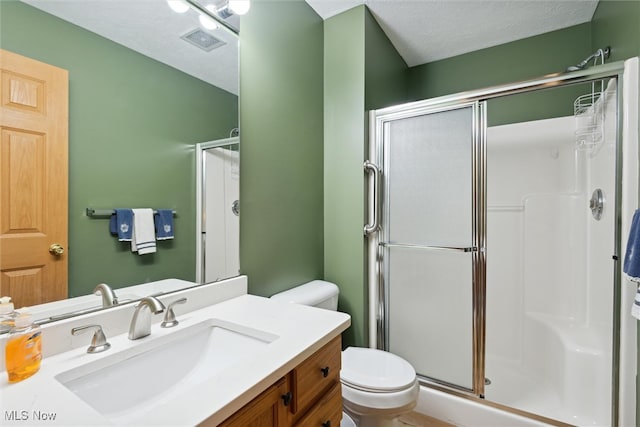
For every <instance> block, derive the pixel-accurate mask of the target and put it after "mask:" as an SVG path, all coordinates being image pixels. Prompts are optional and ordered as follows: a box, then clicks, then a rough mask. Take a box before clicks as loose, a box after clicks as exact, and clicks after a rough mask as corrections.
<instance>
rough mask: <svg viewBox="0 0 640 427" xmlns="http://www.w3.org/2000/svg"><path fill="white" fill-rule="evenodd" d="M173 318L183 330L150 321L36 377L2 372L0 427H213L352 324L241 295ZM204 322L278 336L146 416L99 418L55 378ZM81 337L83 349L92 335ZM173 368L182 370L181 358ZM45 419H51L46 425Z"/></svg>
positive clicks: (49, 364)
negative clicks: (13, 379)
mask: <svg viewBox="0 0 640 427" xmlns="http://www.w3.org/2000/svg"><path fill="white" fill-rule="evenodd" d="M176 313H177V317H178V320H179V321H180V324H179V325H178V326H176V327H175V328H169V329H162V328H160V326H159V324H158V323H157V321H158V320H157V319H154V321H156V323H154V324H153V325H152V329H151V335H150V336H149V337H146V338H143V339H140V340H135V341H131V340H129V339H128V338H127V334H126V333H124V334H120V335H117V336H111V337H110V336H108V337H107V338H108V341H109V342H110V343H111V346H112V347H111V349H110V350H108V351H106V352H103V353H99V354H87V353H86V352H85V350H86V346H83V347H81V348H75V349H72V350H70V351H66V352H63V353H59V354H56V355H53V356H50V357H47V358H45V359H44V360H43V361H42V366H41V368H40V371H39V372H38V373H36V374H35V375H34V376H32V377H30V378H28V379H26V380H24V381H21V382H19V383H15V384H9V383H8V381H7V376H6V372H2V373H1V375H2V378H1V379H0V408H1V409H2V413H0V425H22V426H25V425H83V426H89V425H115V424H118V425H120V424H127V425H154V426H161V425H171V426H177V425H195V424H198V423H200V422H202V421H204V420H206V419H207V418H210V421H211V422H214V423H217V422H221V421H223V420H224V419H226V418H227V417H228V416H229V415H231V414H233V413H234V412H235V411H236V410H237V409H239V408H241V407H242V406H244V405H245V404H246V403H247V402H249V401H250V400H252V399H253V398H254V397H256V396H257V395H258V394H259V393H260V392H261V391H262V390H264V389H266V388H267V387H268V386H270V385H271V384H273V383H274V382H275V381H276V380H277V379H279V378H281V377H282V376H284V375H285V374H286V373H287V372H289V371H290V370H291V369H292V368H294V367H295V366H296V365H298V364H299V363H300V362H302V361H303V360H304V359H306V358H307V357H308V356H310V355H311V354H312V353H314V352H315V351H316V350H318V349H320V348H321V347H322V346H323V345H324V344H326V343H328V342H329V341H330V340H331V339H332V338H334V337H336V336H337V335H339V334H340V333H341V332H342V331H344V330H345V329H346V328H347V327H348V326H349V325H350V317H349V315H347V314H345V313H340V312H335V311H329V310H322V309H316V308H312V307H306V306H300V305H295V304H288V303H282V302H278V301H273V300H270V299H268V298H262V297H257V296H253V295H242V296H238V297H235V298H232V299H229V300H226V301H223V302H220V303H217V304H214V305H211V306H209V307H205V308H202V309H199V310H195V311H191V312H188V313H183V314H180V313H179V312H178V311H176ZM155 317H156V318H161V317H162V316H155ZM205 319H218V320H222V321H227V322H232V323H235V324H238V325H242V326H245V327H248V328H253V329H257V330H260V331H264V332H267V333H269V334H273V335H275V336H277V337H278V338H277V339H275V340H274V341H273V342H271V343H269V344H268V345H267V346H266V347H265V348H264V350H261V351H260V352H258V353H256V354H255V355H249V356H248V357H247V359H246V360H245V361H243V362H242V363H237V364H236V365H233V366H230V367H229V368H227V369H225V370H223V371H222V372H220V373H219V374H216V375H215V376H213V377H210V378H208V379H206V380H204V381H203V382H201V383H200V384H196V385H194V386H193V387H191V388H190V389H189V390H187V391H185V392H183V393H182V394H179V395H176V396H170V397H169V398H164V400H162V399H163V398H160V403H161V404H154V406H153V408H151V409H150V410H147V411H146V412H145V411H138V412H136V413H134V414H132V415H131V416H130V417H125V418H118V419H117V421H114V419H113V418H111V419H109V418H105V417H103V416H102V415H101V414H99V413H98V412H97V411H96V410H94V409H93V408H92V407H91V406H89V405H88V404H87V403H85V402H84V401H82V400H81V399H80V398H79V397H77V396H76V395H75V394H74V393H73V392H71V391H70V390H68V389H67V388H66V387H65V386H63V385H62V384H61V383H59V382H58V381H57V380H56V379H55V376H56V375H58V374H60V373H62V372H66V371H69V370H70V369H73V368H75V367H77V366H81V365H83V364H85V363H89V362H93V361H96V360H98V359H99V358H103V357H109V355H110V354H113V353H114V352H118V351H121V350H125V349H127V348H132V347H134V346H136V345H140V344H141V343H143V342H145V341H147V340H153V339H154V338H159V337H162V336H166V335H167V334H171V333H175V332H178V331H180V329H182V328H188V327H189V326H193V325H194V324H197V323H200V322H202V321H203V320H205ZM45 333H46V332H45ZM84 338H85V339H86V343H87V345H88V344H89V341H90V334H88V335H84ZM175 363H178V364H179V363H180V360H176V361H175ZM158 375H162V372H158ZM105 398H106V399H108V396H105ZM154 401H155V399H154ZM43 414H44V415H48V416H47V417H46V418H47V419H46V420H45V419H43V418H45V417H43ZM39 416H40V417H41V419H40V420H39V419H38V417H39Z"/></svg>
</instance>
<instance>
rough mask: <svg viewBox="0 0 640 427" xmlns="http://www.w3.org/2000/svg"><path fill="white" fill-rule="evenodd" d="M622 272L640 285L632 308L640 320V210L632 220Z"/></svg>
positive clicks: (634, 315) (632, 312)
mask: <svg viewBox="0 0 640 427" xmlns="http://www.w3.org/2000/svg"><path fill="white" fill-rule="evenodd" d="M622 271H623V272H624V273H625V274H626V275H627V276H628V278H629V280H631V281H632V282H635V283H636V284H637V285H638V289H637V290H636V297H635V299H634V301H633V306H632V307H631V315H632V316H633V317H635V318H636V319H640V209H637V210H636V211H635V213H634V214H633V219H632V220H631V229H630V230H629V240H627V250H626V252H625V254H624V264H623V265H622Z"/></svg>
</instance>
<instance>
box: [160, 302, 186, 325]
mask: <svg viewBox="0 0 640 427" xmlns="http://www.w3.org/2000/svg"><path fill="white" fill-rule="evenodd" d="M185 302H187V299H186V298H180V299H177V300H175V301H173V302H172V303H171V304H169V305H168V306H167V311H166V312H165V313H164V320H163V321H162V323H161V324H160V327H162V328H172V327H174V326H176V325H177V324H178V323H179V322H178V321H177V320H176V315H175V313H174V312H173V306H174V305H176V304H184V303H185Z"/></svg>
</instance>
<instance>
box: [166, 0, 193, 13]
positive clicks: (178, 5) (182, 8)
mask: <svg viewBox="0 0 640 427" xmlns="http://www.w3.org/2000/svg"><path fill="white" fill-rule="evenodd" d="M167 3H168V4H169V7H170V8H171V10H173V11H174V12H176V13H185V12H186V11H187V10H189V5H188V4H186V3H185V2H184V1H182V0H167Z"/></svg>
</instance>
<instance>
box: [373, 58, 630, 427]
mask: <svg viewBox="0 0 640 427" xmlns="http://www.w3.org/2000/svg"><path fill="white" fill-rule="evenodd" d="M623 72H624V62H622V61H619V62H612V63H609V64H604V65H600V66H595V67H592V68H589V69H587V70H580V71H575V72H567V73H555V74H550V75H547V76H544V77H542V78H538V79H532V80H526V81H522V82H516V83H510V84H506V85H500V86H495V87H490V88H485V89H479V90H473V91H468V92H462V93H458V94H453V95H447V96H442V97H438V98H433V99H429V100H424V101H417V102H412V103H407V104H403V105H398V106H393V107H388V108H383V109H379V110H373V111H370V112H369V159H371V161H372V162H373V163H375V164H377V165H378V167H380V165H381V164H382V163H383V159H384V155H385V153H384V152H383V145H384V144H383V138H384V130H385V128H384V123H386V122H388V121H390V120H397V119H399V118H404V117H412V116H414V115H415V114H416V112H418V111H419V112H423V113H429V112H437V111H445V110H448V109H452V108H456V107H460V106H462V105H471V104H475V105H477V106H478V108H477V110H476V114H475V115H474V120H475V123H474V125H473V128H474V148H473V153H474V154H473V156H474V160H473V165H474V166H473V168H474V170H473V171H472V173H473V177H474V178H473V181H474V182H473V189H474V195H473V200H474V201H473V203H474V212H473V234H474V243H473V246H474V247H475V248H476V249H477V250H475V251H473V254H474V260H473V264H474V267H473V271H474V272H473V293H474V295H473V315H472V316H473V351H474V354H473V389H472V390H468V389H466V388H464V387H458V386H456V385H452V384H448V383H443V382H440V381H438V380H434V379H427V378H421V383H422V384H423V385H428V386H435V387H436V388H439V389H441V390H445V391H450V392H451V393H454V394H456V395H458V396H462V397H467V398H471V399H475V400H477V401H479V402H482V403H486V404H488V405H490V406H494V407H498V408H500V409H502V410H506V411H509V412H513V413H518V414H521V415H524V416H529V417H531V418H535V419H541V420H544V421H552V420H549V419H546V418H545V417H542V416H536V415H534V414H529V413H524V412H523V411H520V410H518V409H515V408H509V407H505V406H503V405H499V404H495V403H492V402H485V401H484V399H483V397H484V396H483V395H484V357H485V354H484V353H485V314H486V313H485V305H486V302H485V292H486V252H485V245H486V222H487V218H486V144H485V142H486V122H487V116H486V101H487V100H490V99H494V98H500V97H504V96H508V95H514V94H518V93H527V92H534V91H538V90H543V89H549V88H553V87H559V86H565V85H572V84H578V83H585V82H591V81H595V80H599V79H606V78H616V79H617V83H618V85H617V102H618V110H617V120H616V122H617V131H616V165H615V181H616V184H615V188H616V190H615V193H616V194H615V200H616V203H615V213H614V217H615V220H614V223H615V230H614V239H615V253H614V254H613V259H614V274H613V277H612V283H613V287H614V302H613V311H614V312H613V325H614V326H613V329H614V330H613V342H612V358H613V363H612V367H611V368H612V388H611V393H612V396H611V408H612V410H611V425H612V426H617V425H618V418H619V409H618V403H619V393H620V390H619V388H620V379H619V375H620V373H619V370H620V369H619V368H620V306H621V302H620V300H621V291H620V285H621V274H620V265H621V264H620V255H621V251H622V248H621V197H622V128H623V114H622V105H623V103H622V101H623V100H622V92H623V91H622V82H623V79H622V76H623ZM386 172H387V171H384V170H382V180H383V181H384V183H385V184H384V185H383V186H382V187H383V188H388V179H389V177H388V174H387V173H386ZM368 186H369V190H371V189H372V188H373V184H372V182H371V181H368ZM381 198H382V199H387V196H386V195H384V194H383V195H382V197H381ZM384 203H385V204H386V203H388V201H385V202H384ZM371 211H374V212H375V213H377V214H378V215H379V214H380V213H382V219H381V222H382V230H380V229H376V230H372V231H370V233H366V232H365V235H366V236H367V251H368V256H367V262H368V264H369V266H368V276H367V278H368V281H369V325H370V327H369V345H370V347H373V348H380V349H385V350H386V349H388V341H389V337H388V330H389V319H388V318H387V317H388V316H387V313H388V302H387V301H386V298H385V296H386V295H388V283H386V280H385V270H386V269H387V266H385V265H384V263H385V258H384V256H383V254H384V248H383V244H382V243H383V242H385V241H386V238H385V236H384V229H385V228H386V227H387V226H388V224H387V223H386V221H388V217H387V215H385V214H384V213H385V211H388V207H385V208H382V209H381V207H380V206H375V205H374V206H372V207H370V208H369V212H368V215H369V216H371V215H372V212H371ZM381 211H382V212H381Z"/></svg>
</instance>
